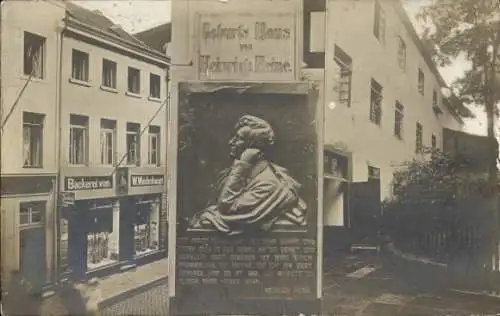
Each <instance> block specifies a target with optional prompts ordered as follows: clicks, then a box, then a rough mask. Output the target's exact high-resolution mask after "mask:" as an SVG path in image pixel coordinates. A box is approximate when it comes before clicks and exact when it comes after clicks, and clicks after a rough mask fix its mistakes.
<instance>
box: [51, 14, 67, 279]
mask: <svg viewBox="0 0 500 316" xmlns="http://www.w3.org/2000/svg"><path fill="white" fill-rule="evenodd" d="M65 27H66V25H65V23H64V21H61V22H60V23H59V25H58V26H57V31H58V44H59V50H58V56H57V57H58V60H57V61H58V65H57V78H56V87H57V90H56V117H57V122H56V139H57V146H56V152H55V158H56V168H57V177H56V189H55V192H56V207H55V210H56V212H55V230H54V234H55V236H56V238H55V242H54V244H55V251H56V256H55V257H56V260H54V264H53V266H54V278H55V283H56V284H58V283H59V282H60V281H61V275H60V273H61V271H60V266H59V263H60V260H61V249H60V248H61V247H60V241H61V231H60V225H61V208H60V193H61V192H60V188H61V139H62V136H61V134H62V133H61V132H62V129H61V125H62V120H61V118H62V66H63V39H64V31H65Z"/></svg>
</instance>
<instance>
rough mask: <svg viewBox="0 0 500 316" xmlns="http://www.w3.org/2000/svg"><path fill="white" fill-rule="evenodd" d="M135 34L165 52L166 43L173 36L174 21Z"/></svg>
mask: <svg viewBox="0 0 500 316" xmlns="http://www.w3.org/2000/svg"><path fill="white" fill-rule="evenodd" d="M134 36H135V37H136V38H138V39H139V40H141V41H142V42H144V43H145V44H146V45H149V46H150V47H152V48H153V49H156V50H158V51H160V52H165V44H168V43H170V41H171V38H172V23H170V22H169V23H164V24H161V25H158V26H155V27H153V28H150V29H147V30H145V31H142V32H138V33H135V34H134Z"/></svg>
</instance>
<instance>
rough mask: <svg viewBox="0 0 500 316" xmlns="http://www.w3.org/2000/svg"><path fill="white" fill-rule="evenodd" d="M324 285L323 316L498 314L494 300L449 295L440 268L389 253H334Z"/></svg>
mask: <svg viewBox="0 0 500 316" xmlns="http://www.w3.org/2000/svg"><path fill="white" fill-rule="evenodd" d="M361 271H363V272H361ZM353 275H359V276H361V277H355V278H354V277H352V276H353ZM324 284H325V286H324V303H323V311H324V315H325V316H330V315H332V316H333V315H335V316H344V315H345V316H351V315H353V316H393V315H394V316H396V315H397V316H417V315H418V316H427V315H429V316H431V315H432V316H436V315H437V316H439V315H442V316H448V315H449V316H451V315H453V316H455V315H458V316H461V315H464V316H465V315H467V316H470V315H484V316H487V315H488V316H493V315H500V299H499V298H497V297H489V296H485V295H470V293H459V292H454V291H451V289H450V288H448V284H447V279H446V277H445V273H444V271H443V269H442V267H437V266H434V265H429V264H422V263H421V262H417V261H409V260H406V259H403V258H400V257H396V256H393V255H391V254H374V253H338V254H337V255H336V256H335V258H334V259H330V260H327V262H326V264H325V277H324ZM497 313H498V314H497Z"/></svg>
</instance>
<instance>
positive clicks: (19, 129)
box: [0, 1, 65, 288]
mask: <svg viewBox="0 0 500 316" xmlns="http://www.w3.org/2000/svg"><path fill="white" fill-rule="evenodd" d="M33 12H43V13H44V14H43V19H42V18H37V19H34V18H33ZM64 16H65V10H64V8H62V7H60V6H58V5H57V2H51V1H46V2H35V1H30V2H25V1H9V2H7V3H2V21H1V22H2V30H1V42H2V52H1V64H2V69H1V78H2V82H1V83H2V85H1V93H0V94H1V111H2V112H1V122H2V123H1V124H2V126H1V128H2V134H1V142H0V143H1V157H2V158H1V209H2V213H1V223H2V227H1V240H2V281H5V282H7V280H8V279H9V278H10V277H11V276H12V274H13V273H14V274H21V275H22V276H24V277H25V278H27V279H29V280H30V282H31V283H32V284H33V285H34V287H37V288H39V287H40V286H44V285H45V284H49V283H51V281H53V280H54V278H55V277H56V275H57V273H56V262H55V258H56V257H55V254H56V243H55V241H56V236H57V227H56V223H57V221H56V213H55V210H56V201H57V198H56V197H57V172H58V160H57V157H58V155H57V153H58V152H57V151H58V146H57V141H58V132H59V131H58V128H57V126H58V115H59V109H58V98H57V96H58V94H59V86H58V81H59V72H58V64H59V60H60V49H59V47H60V45H61V36H60V30H58V28H59V26H60V25H59V23H60V22H61V21H62V20H63V18H64ZM4 284H6V283H4Z"/></svg>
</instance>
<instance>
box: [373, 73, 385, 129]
mask: <svg viewBox="0 0 500 316" xmlns="http://www.w3.org/2000/svg"><path fill="white" fill-rule="evenodd" d="M374 83H376V84H377V85H378V86H379V87H380V91H378V90H377V89H375V88H376V87H375V85H374ZM383 89H384V88H383V87H382V85H381V84H379V83H378V82H377V81H376V80H375V79H372V82H371V84H370V121H371V122H372V123H375V124H377V125H379V126H381V125H382V100H383ZM374 94H375V98H373V95H374ZM377 110H378V113H377V112H376V111H377ZM377 114H378V115H377Z"/></svg>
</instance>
